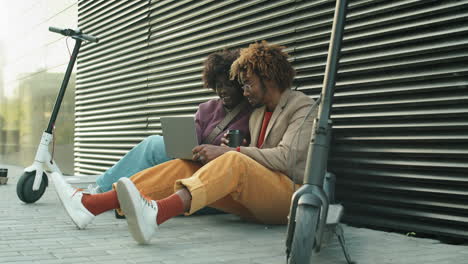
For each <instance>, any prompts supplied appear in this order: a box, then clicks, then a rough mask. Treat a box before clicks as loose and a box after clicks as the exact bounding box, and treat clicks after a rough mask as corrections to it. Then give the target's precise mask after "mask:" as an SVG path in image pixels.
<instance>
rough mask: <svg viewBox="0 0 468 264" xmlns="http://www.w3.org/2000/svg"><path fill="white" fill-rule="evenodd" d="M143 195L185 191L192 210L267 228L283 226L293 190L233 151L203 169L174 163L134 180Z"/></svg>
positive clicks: (274, 174)
mask: <svg viewBox="0 0 468 264" xmlns="http://www.w3.org/2000/svg"><path fill="white" fill-rule="evenodd" d="M130 179H131V180H132V181H133V182H134V183H135V185H136V187H137V189H139V190H140V192H141V193H143V194H144V195H146V196H148V197H150V198H151V199H153V200H160V199H163V198H166V197H167V196H169V195H171V194H173V193H174V192H175V191H177V190H179V189H181V188H184V187H185V188H187V189H188V190H189V192H190V193H191V195H192V203H191V206H190V212H188V214H192V213H194V212H196V211H197V210H199V209H201V208H203V207H205V206H210V207H213V208H216V209H219V210H222V211H225V212H228V213H232V214H235V215H238V216H240V217H241V218H244V219H247V220H251V221H256V222H261V223H265V224H285V223H287V216H288V213H289V206H290V204H291V197H292V194H293V192H294V186H293V183H292V181H291V180H290V179H289V178H288V177H287V176H286V175H284V174H282V173H280V172H277V171H272V170H270V169H267V168H265V167H264V166H262V165H260V164H259V163H258V162H256V161H254V160H253V159H251V158H249V157H248V156H246V155H244V154H241V153H239V152H235V151H230V152H227V153H225V154H224V155H222V156H220V157H218V158H216V159H215V160H212V161H211V162H209V163H207V164H205V165H204V166H202V165H201V164H199V163H196V162H193V161H187V160H172V161H168V162H165V163H162V164H160V165H157V166H154V167H152V168H148V169H146V170H143V171H141V172H139V173H137V174H135V175H133V176H132V177H131V178H130Z"/></svg>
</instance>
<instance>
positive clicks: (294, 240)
mask: <svg viewBox="0 0 468 264" xmlns="http://www.w3.org/2000/svg"><path fill="white" fill-rule="evenodd" d="M346 11H347V0H337V1H336V6H335V15H334V19H333V26H332V31H331V36H330V46H329V49H328V57H327V64H326V68H325V76H324V79H323V87H322V92H321V95H320V97H319V98H320V99H321V101H320V105H319V109H318V115H317V118H316V119H315V120H314V125H313V127H312V133H311V139H310V143H309V152H308V155H307V165H306V170H305V174H304V185H302V186H301V188H299V189H298V190H297V191H296V192H295V193H294V194H293V197H292V201H291V209H290V212H289V217H288V219H289V222H288V229H287V232H288V233H287V237H286V256H287V261H288V263H289V264H309V263H312V260H313V257H314V255H315V254H317V253H318V252H319V251H320V248H321V247H322V244H323V242H324V240H325V239H324V237H325V234H326V233H327V232H328V233H329V234H333V233H334V234H336V236H337V237H338V240H339V242H340V244H341V247H342V249H343V252H344V255H345V258H346V260H347V262H348V264H351V263H354V262H353V261H352V260H351V257H350V255H349V254H348V250H347V248H346V244H345V240H344V235H343V229H342V228H341V226H340V225H339V222H340V219H341V217H342V215H343V210H344V208H343V206H342V205H340V204H336V203H334V184H333V182H334V181H333V179H334V176H333V175H332V174H330V173H327V162H328V151H329V149H330V138H331V127H332V126H331V124H332V121H331V120H330V112H331V108H332V99H333V93H334V90H335V79H336V75H337V72H338V63H339V57H340V51H341V42H342V39H343V32H344V25H345V20H346ZM320 99H318V101H319V100H320ZM317 103H318V102H317ZM330 179H331V180H330ZM330 182H331V183H330Z"/></svg>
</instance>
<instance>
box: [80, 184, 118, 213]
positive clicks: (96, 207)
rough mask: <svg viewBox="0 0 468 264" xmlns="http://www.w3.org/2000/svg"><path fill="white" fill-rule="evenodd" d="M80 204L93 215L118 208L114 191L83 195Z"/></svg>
mask: <svg viewBox="0 0 468 264" xmlns="http://www.w3.org/2000/svg"><path fill="white" fill-rule="evenodd" d="M81 203H82V204H83V205H84V207H85V208H86V209H88V211H90V212H91V213H92V214H93V215H98V214H101V213H104V212H106V211H109V210H112V209H117V208H120V204H119V199H117V192H116V191H115V190H112V191H108V192H105V193H98V194H83V198H81Z"/></svg>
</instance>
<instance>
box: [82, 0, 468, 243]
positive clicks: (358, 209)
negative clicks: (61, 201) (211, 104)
mask: <svg viewBox="0 0 468 264" xmlns="http://www.w3.org/2000/svg"><path fill="white" fill-rule="evenodd" d="M333 7H334V1H299V0H298V1H160V2H158V1H150V0H147V1H81V2H80V3H79V26H80V28H81V29H82V30H84V31H85V32H88V33H92V34H95V35H96V36H99V37H100V38H101V42H100V43H99V44H89V45H85V46H84V47H83V49H82V54H81V55H80V56H79V59H78V75H77V90H76V122H75V124H76V132H75V133H76V134H75V172H76V173H77V174H85V175H86V174H96V173H101V172H102V171H104V170H105V169H107V168H108V167H109V166H111V165H112V164H114V163H115V162H116V161H117V160H118V159H120V158H121V157H122V156H123V155H124V154H125V153H126V152H127V151H128V150H129V149H130V148H131V147H132V146H133V145H135V144H136V143H138V142H139V141H141V140H142V139H143V138H145V137H147V136H148V135H152V134H159V133H161V130H160V123H159V118H160V117H161V116H163V115H192V114H193V113H194V112H195V111H196V108H197V105H198V104H199V103H201V102H203V101H206V100H208V99H210V98H213V97H214V94H213V93H212V92H211V91H209V90H207V89H204V88H202V82H201V69H202V61H203V59H204V58H205V57H206V56H207V55H208V54H210V53H211V52H214V51H217V50H220V49H222V48H224V47H229V48H238V47H246V46H247V45H248V44H249V43H251V42H254V41H256V40H263V39H266V40H268V41H270V42H274V43H279V44H283V45H286V46H287V47H288V51H289V52H290V54H291V57H292V58H291V60H292V62H293V64H294V66H295V68H296V70H297V72H298V74H297V78H296V81H295V86H296V87H297V89H298V90H302V91H304V92H305V93H307V94H309V95H311V96H312V97H315V96H317V94H318V93H319V91H320V89H321V82H322V79H323V72H324V68H325V67H324V66H325V61H326V53H327V48H328V40H329V34H330V29H331V19H332V16H333ZM467 33H468V1H410V0H400V1H379V0H361V1H350V4H349V12H348V19H347V25H346V31H345V36H344V45H343V51H342V59H341V68H340V72H339V77H338V82H337V90H336V94H335V103H334V109H333V115H332V117H333V119H334V122H335V123H334V124H335V125H334V141H333V147H332V155H331V164H330V167H331V170H332V171H334V172H336V173H337V176H338V194H339V197H338V198H339V199H340V200H341V201H342V202H343V203H344V205H345V208H346V220H347V221H349V222H352V223H355V224H366V225H375V226H380V227H393V228H397V229H402V230H408V231H417V232H426V233H432V234H443V235H448V236H458V237H464V238H468V224H467V222H468V188H467V187H468V175H467V171H468V170H467V167H468V165H467V164H468V155H467V154H468V133H467V132H468V121H466V120H467V116H468V104H467V102H468V89H467V84H468V81H467V79H468V78H467V71H468V68H467V61H468V60H467V55H468V52H467V47H468V45H467V44H468V34H467Z"/></svg>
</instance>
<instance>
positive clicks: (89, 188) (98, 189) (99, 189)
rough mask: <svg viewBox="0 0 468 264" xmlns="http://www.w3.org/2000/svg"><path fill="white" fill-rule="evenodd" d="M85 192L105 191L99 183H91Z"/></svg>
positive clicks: (96, 192)
mask: <svg viewBox="0 0 468 264" xmlns="http://www.w3.org/2000/svg"><path fill="white" fill-rule="evenodd" d="M83 193H89V194H98V193H103V191H102V189H101V187H99V185H97V184H96V185H94V184H89V185H88V188H87V189H86V190H85V192H83Z"/></svg>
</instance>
